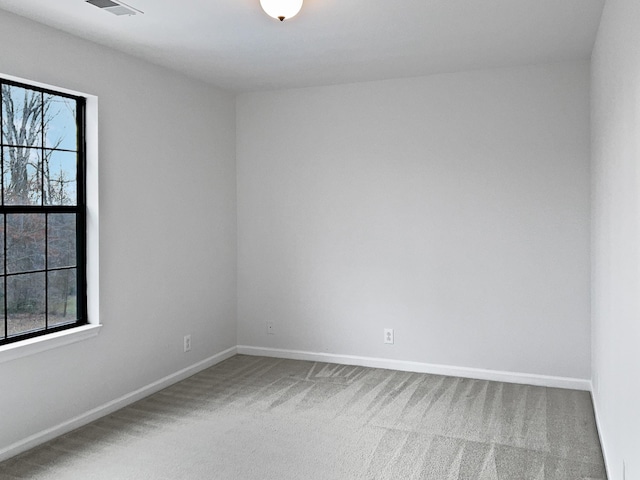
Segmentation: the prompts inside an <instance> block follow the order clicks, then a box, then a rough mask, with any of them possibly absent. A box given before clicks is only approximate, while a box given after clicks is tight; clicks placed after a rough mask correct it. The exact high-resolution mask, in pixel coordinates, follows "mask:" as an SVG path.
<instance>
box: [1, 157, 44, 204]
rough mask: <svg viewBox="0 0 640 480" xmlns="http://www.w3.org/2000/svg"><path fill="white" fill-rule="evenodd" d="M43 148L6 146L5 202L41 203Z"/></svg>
mask: <svg viewBox="0 0 640 480" xmlns="http://www.w3.org/2000/svg"><path fill="white" fill-rule="evenodd" d="M41 156H42V153H41V150H39V149H36V148H24V147H4V154H3V159H2V162H3V168H4V204H5V205H41V203H42V176H41V165H40V159H41Z"/></svg>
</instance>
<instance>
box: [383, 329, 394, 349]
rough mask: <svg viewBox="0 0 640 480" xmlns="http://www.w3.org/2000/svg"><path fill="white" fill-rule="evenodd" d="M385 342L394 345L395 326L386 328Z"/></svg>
mask: <svg viewBox="0 0 640 480" xmlns="http://www.w3.org/2000/svg"><path fill="white" fill-rule="evenodd" d="M384 343H388V344H390V345H393V328H385V329H384Z"/></svg>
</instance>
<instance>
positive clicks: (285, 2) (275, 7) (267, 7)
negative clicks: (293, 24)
mask: <svg viewBox="0 0 640 480" xmlns="http://www.w3.org/2000/svg"><path fill="white" fill-rule="evenodd" d="M260 5H261V6H262V9H263V10H264V11H265V12H266V13H267V15H269V16H270V17H273V18H277V19H278V20H280V21H281V22H282V21H283V20H285V19H288V18H291V17H295V16H296V15H297V14H298V12H299V11H300V9H301V8H302V0H260Z"/></svg>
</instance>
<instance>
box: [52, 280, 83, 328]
mask: <svg viewBox="0 0 640 480" xmlns="http://www.w3.org/2000/svg"><path fill="white" fill-rule="evenodd" d="M48 275H49V279H48V282H49V283H48V288H49V292H48V295H49V300H48V302H49V326H54V325H59V324H61V323H69V322H74V321H76V319H77V309H76V305H77V303H76V286H77V283H76V269H75V268H72V269H70V270H56V271H54V272H49V273H48Z"/></svg>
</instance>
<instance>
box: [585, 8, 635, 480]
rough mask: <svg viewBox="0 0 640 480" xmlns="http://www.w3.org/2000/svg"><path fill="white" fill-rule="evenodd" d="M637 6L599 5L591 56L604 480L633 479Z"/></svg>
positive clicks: (597, 388) (596, 357) (596, 367)
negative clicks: (606, 476) (599, 18)
mask: <svg viewBox="0 0 640 480" xmlns="http://www.w3.org/2000/svg"><path fill="white" fill-rule="evenodd" d="M639 25H640V2H638V1H637V0H607V3H606V5H605V9H604V13H603V17H602V23H601V25H600V30H599V33H598V39H597V41H596V46H595V48H594V52H593V56H592V119H593V123H592V137H593V140H592V156H593V164H592V172H593V204H592V210H593V217H592V218H593V237H592V239H593V382H594V397H595V403H596V407H597V408H596V410H597V414H598V418H599V426H600V433H601V436H602V438H603V440H604V442H603V443H604V449H605V455H606V457H607V463H608V467H609V471H610V472H609V473H610V477H609V478H610V480H621V479H622V478H623V474H622V470H623V461H626V478H627V480H636V479H640V434H639V432H640V414H639V408H640V49H638V45H640V29H639V28H638V26H639Z"/></svg>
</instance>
